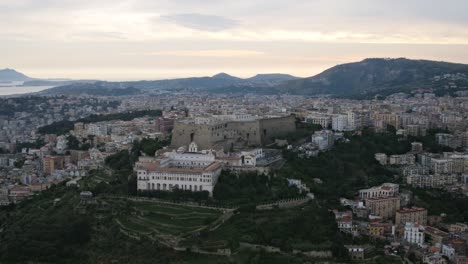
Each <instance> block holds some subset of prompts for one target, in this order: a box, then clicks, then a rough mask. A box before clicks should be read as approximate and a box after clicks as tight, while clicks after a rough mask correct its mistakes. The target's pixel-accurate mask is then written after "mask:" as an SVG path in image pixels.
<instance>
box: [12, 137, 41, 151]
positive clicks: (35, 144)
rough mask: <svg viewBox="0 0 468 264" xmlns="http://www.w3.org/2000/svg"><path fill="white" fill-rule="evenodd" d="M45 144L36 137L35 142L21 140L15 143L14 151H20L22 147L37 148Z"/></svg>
mask: <svg viewBox="0 0 468 264" xmlns="http://www.w3.org/2000/svg"><path fill="white" fill-rule="evenodd" d="M44 145H45V142H44V140H42V139H37V140H36V141H35V142H22V143H18V144H16V151H17V152H21V150H22V149H23V148H27V149H39V148H41V147H43V146H44Z"/></svg>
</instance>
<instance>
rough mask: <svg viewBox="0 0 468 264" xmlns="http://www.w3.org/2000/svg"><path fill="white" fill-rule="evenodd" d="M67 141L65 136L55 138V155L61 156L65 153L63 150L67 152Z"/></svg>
mask: <svg viewBox="0 0 468 264" xmlns="http://www.w3.org/2000/svg"><path fill="white" fill-rule="evenodd" d="M67 144H68V140H67V138H66V137H65V136H63V135H62V136H58V137H57V144H56V145H55V149H56V150H57V153H59V154H63V153H65V150H67V148H68V146H67Z"/></svg>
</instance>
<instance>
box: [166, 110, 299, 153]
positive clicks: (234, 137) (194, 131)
mask: <svg viewBox="0 0 468 264" xmlns="http://www.w3.org/2000/svg"><path fill="white" fill-rule="evenodd" d="M295 129H296V126H295V118H294V116H287V117H279V118H270V119H261V120H255V121H240V122H236V121H232V122H225V123H221V124H217V125H196V124H185V123H183V122H180V121H176V122H175V124H174V129H173V131H172V142H171V145H172V147H175V148H177V147H181V146H188V145H189V144H190V142H191V141H192V140H193V141H195V142H196V143H197V145H198V147H199V148H200V149H208V148H210V147H212V146H213V145H215V144H219V143H222V145H225V146H227V147H229V145H231V144H236V143H237V142H239V141H244V143H245V145H246V146H261V145H264V144H269V143H272V142H273V141H274V138H275V137H283V136H285V135H287V134H288V133H290V132H294V131H295Z"/></svg>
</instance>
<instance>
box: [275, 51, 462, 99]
mask: <svg viewBox="0 0 468 264" xmlns="http://www.w3.org/2000/svg"><path fill="white" fill-rule="evenodd" d="M457 73H461V74H465V77H466V76H468V65H466V64H456V63H448V62H438V61H427V60H409V59H404V58H398V59H365V60H363V61H360V62H355V63H347V64H342V65H337V66H335V67H332V68H330V69H328V70H326V71H324V72H322V73H320V74H318V75H316V76H313V77H309V78H304V79H299V80H293V81H287V82H285V83H283V84H281V85H279V86H277V87H275V89H274V90H275V92H277V93H291V94H301V95H317V94H330V95H341V96H356V95H365V94H377V93H383V94H388V93H392V92H399V91H410V90H413V89H419V88H436V87H434V86H438V85H439V84H436V83H434V82H435V81H434V77H435V76H441V75H444V74H457ZM461 79H463V78H461ZM465 81H466V78H465Z"/></svg>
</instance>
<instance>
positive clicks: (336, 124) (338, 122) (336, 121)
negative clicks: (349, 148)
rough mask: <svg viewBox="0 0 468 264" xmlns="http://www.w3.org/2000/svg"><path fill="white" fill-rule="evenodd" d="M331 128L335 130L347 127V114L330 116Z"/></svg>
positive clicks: (342, 129) (343, 129)
mask: <svg viewBox="0 0 468 264" xmlns="http://www.w3.org/2000/svg"><path fill="white" fill-rule="evenodd" d="M332 129H333V130H335V131H345V130H347V129H348V116H347V115H337V116H334V117H333V118H332Z"/></svg>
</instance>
